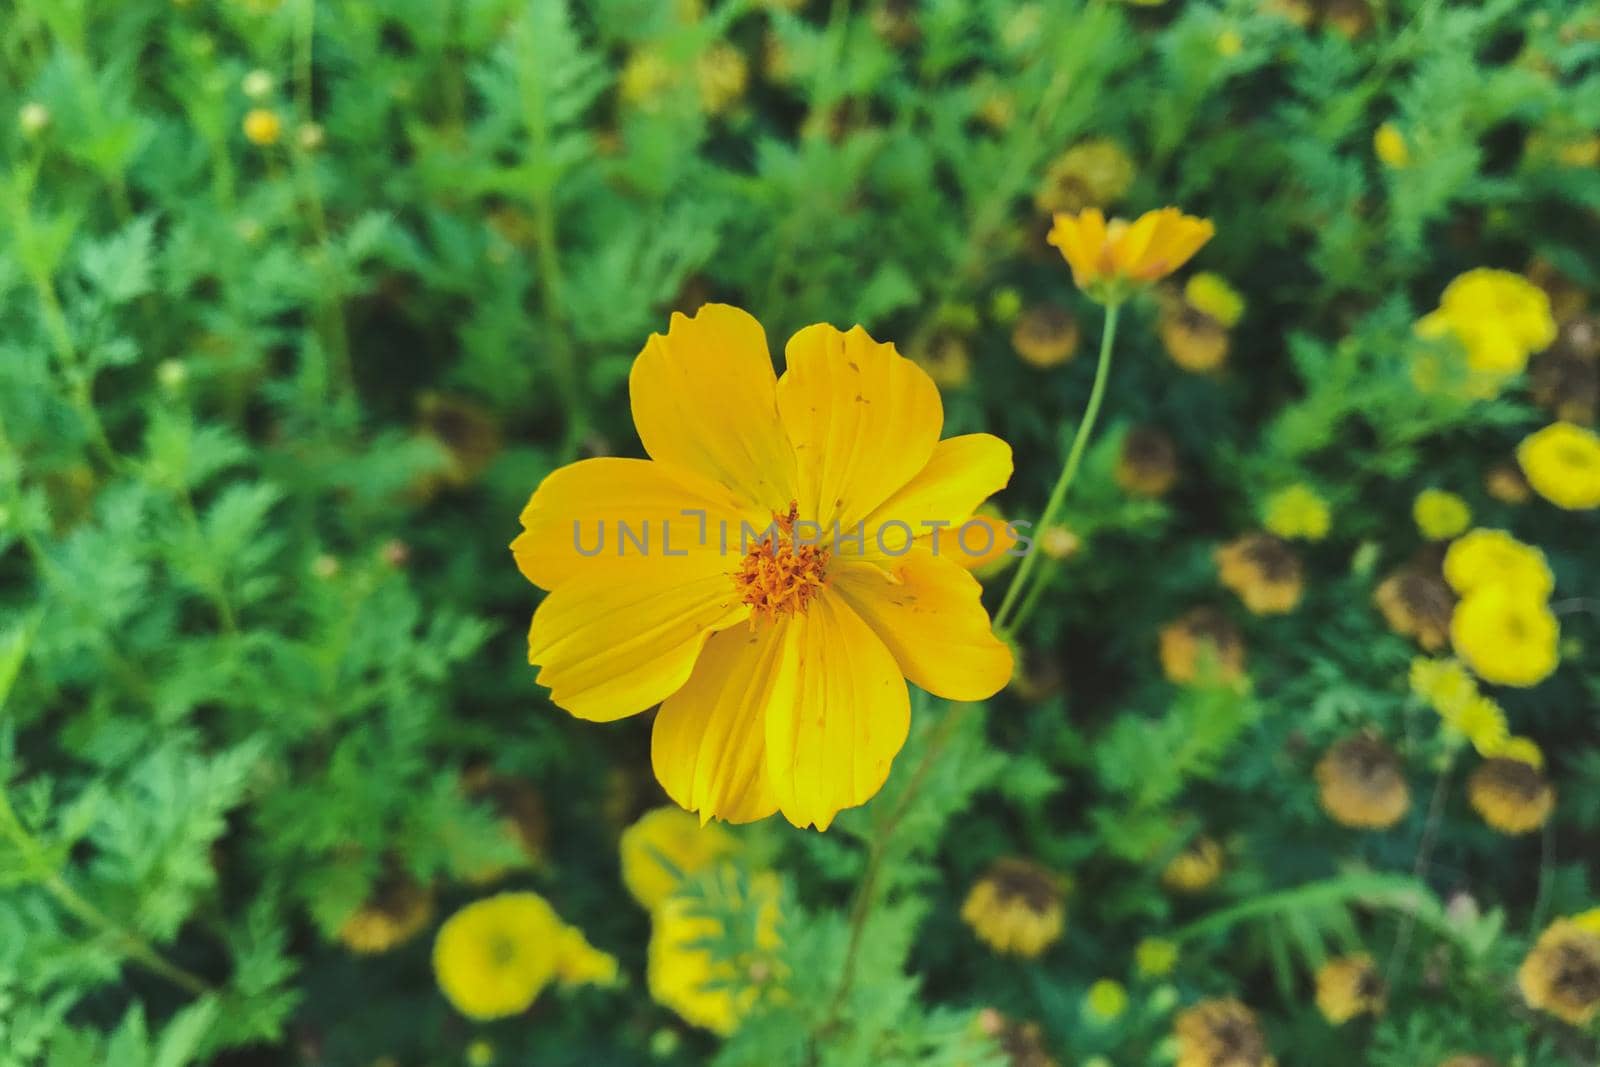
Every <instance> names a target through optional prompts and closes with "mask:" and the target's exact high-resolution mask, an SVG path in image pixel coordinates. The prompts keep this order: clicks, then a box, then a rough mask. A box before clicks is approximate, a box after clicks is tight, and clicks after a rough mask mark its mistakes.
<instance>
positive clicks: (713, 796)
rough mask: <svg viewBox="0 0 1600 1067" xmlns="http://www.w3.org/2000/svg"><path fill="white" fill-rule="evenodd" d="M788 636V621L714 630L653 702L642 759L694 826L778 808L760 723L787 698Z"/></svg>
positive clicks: (746, 818)
mask: <svg viewBox="0 0 1600 1067" xmlns="http://www.w3.org/2000/svg"><path fill="white" fill-rule="evenodd" d="M791 638H792V628H791V627H790V625H789V622H788V620H782V621H779V622H777V623H775V624H766V625H761V626H758V627H757V628H756V629H755V630H751V629H750V628H748V627H745V626H735V627H731V628H730V629H727V630H724V631H722V632H721V633H719V634H717V635H716V636H715V637H713V638H711V640H710V641H707V642H706V647H705V651H704V652H702V653H701V654H700V659H699V662H697V663H696V664H695V668H694V673H693V674H691V675H690V676H689V681H688V683H687V684H686V685H684V687H683V688H682V689H680V690H678V691H677V692H676V693H674V694H673V695H672V696H670V697H668V698H667V699H666V701H665V703H663V704H662V705H661V712H660V714H658V715H657V716H656V724H655V732H654V733H653V734H652V735H651V737H650V762H651V763H652V764H653V765H654V766H655V772H656V778H657V779H658V780H659V781H660V782H661V786H662V788H663V789H665V790H666V791H667V795H668V796H670V797H671V798H672V799H673V800H675V801H677V803H678V805H679V806H680V807H683V808H686V809H688V810H689V811H693V812H698V813H699V814H700V818H701V820H702V821H704V820H706V819H726V820H727V821H729V822H752V821H754V820H756V819H764V818H766V817H767V816H768V815H771V814H772V813H773V812H775V811H777V810H778V800H777V797H776V796H775V795H774V794H773V791H772V785H771V783H770V782H769V781H768V780H767V766H766V764H767V760H766V756H767V752H766V725H765V724H766V716H767V709H768V708H769V707H770V706H771V705H772V704H773V703H774V701H777V700H792V699H793V695H794V672H795V668H796V666H797V664H796V660H795V655H794V651H795V650H794V647H793V644H794V643H793V641H792V639H791Z"/></svg>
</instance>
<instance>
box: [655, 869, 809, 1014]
mask: <svg viewBox="0 0 1600 1067" xmlns="http://www.w3.org/2000/svg"><path fill="white" fill-rule="evenodd" d="M741 883H742V884H743V885H744V886H745V887H747V889H748V892H747V893H746V892H741V889H740V887H741ZM700 884H701V886H702V887H703V888H704V889H705V890H706V895H705V896H704V897H703V898H702V897H701V896H699V895H698V894H694V893H678V894H674V895H673V896H670V897H668V898H667V899H666V900H665V901H663V902H662V904H661V906H660V907H659V908H658V909H657V910H656V912H655V916H654V922H653V925H652V927H651V930H650V946H649V949H648V952H647V960H646V978H647V979H648V982H649V986H650V996H651V997H653V998H654V999H655V1001H656V1002H657V1003H658V1004H662V1005H664V1006H665V1007H668V1008H671V1009H672V1010H673V1011H675V1012H677V1013H678V1014H679V1015H680V1016H682V1017H683V1018H684V1020H685V1021H687V1022H689V1023H692V1024H694V1025H695V1026H701V1027H704V1028H705V1029H707V1030H710V1031H712V1032H713V1033H717V1034H722V1035H727V1034H731V1033H733V1031H734V1030H736V1029H738V1027H739V1024H740V1023H741V1022H743V1021H744V1019H745V1017H746V1016H748V1015H749V1014H750V1012H751V1010H752V1009H753V1008H754V1007H755V1006H756V1005H757V1004H758V1003H759V1002H760V1000H761V997H762V994H763V991H764V989H765V987H766V985H767V984H768V983H769V982H770V981H772V980H773V979H774V978H775V977H776V976H777V968H778V962H777V959H776V953H777V950H778V949H779V948H780V947H781V946H782V944H783V939H782V936H781V934H780V932H779V926H780V923H781V921H782V918H781V914H780V907H779V901H780V898H781V885H780V883H779V881H778V876H777V875H775V874H772V873H771V872H763V873H760V874H757V875H755V876H753V877H751V878H750V879H748V881H747V882H746V881H745V880H743V879H741V878H739V877H738V876H737V875H736V874H735V872H734V871H733V869H732V868H730V867H726V866H724V867H722V868H718V869H717V870H716V871H715V872H712V873H711V874H710V875H709V876H703V877H702V879H701V881H700ZM727 913H731V914H732V915H734V916H737V917H738V918H739V920H740V921H741V922H744V923H747V924H753V927H754V930H755V943H754V944H753V945H751V946H747V948H746V950H745V951H744V952H743V953H741V955H740V956H739V957H737V958H734V959H721V958H718V957H717V956H716V955H715V954H714V953H713V951H712V949H711V948H710V947H709V946H708V945H707V944H706V942H708V941H712V940H715V939H716V938H719V937H722V936H724V935H725V934H726V930H725V928H724V926H723V915H724V914H727Z"/></svg>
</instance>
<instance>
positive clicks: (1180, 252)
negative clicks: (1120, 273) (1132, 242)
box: [1130, 207, 1216, 281]
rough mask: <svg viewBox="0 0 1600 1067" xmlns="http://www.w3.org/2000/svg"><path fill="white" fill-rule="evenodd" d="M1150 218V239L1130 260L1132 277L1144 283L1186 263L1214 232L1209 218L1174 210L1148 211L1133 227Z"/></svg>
mask: <svg viewBox="0 0 1600 1067" xmlns="http://www.w3.org/2000/svg"><path fill="white" fill-rule="evenodd" d="M1152 217H1154V219H1155V222H1154V225H1153V227H1152V230H1151V233H1150V239H1149V240H1148V242H1146V243H1145V245H1144V247H1143V248H1141V249H1139V250H1138V253H1137V255H1136V256H1135V257H1134V258H1133V259H1132V261H1131V263H1132V267H1131V270H1130V273H1131V274H1132V275H1133V277H1135V278H1139V279H1142V280H1145V281H1152V280H1154V279H1157V278H1164V277H1166V276H1167V275H1169V274H1171V273H1172V272H1173V271H1175V270H1177V269H1178V268H1179V267H1181V266H1183V265H1184V264H1185V263H1187V262H1189V260H1190V259H1192V258H1193V257H1194V254H1195V253H1196V252H1198V251H1200V249H1201V247H1202V246H1204V245H1205V243H1206V242H1207V241H1209V240H1211V237H1212V235H1213V234H1214V233H1215V232H1216V227H1215V226H1213V225H1212V223H1211V221H1210V220H1209V219H1197V218H1194V217H1192V216H1189V215H1185V214H1184V213H1183V212H1181V211H1179V210H1178V209H1177V208H1175V207H1167V208H1162V209H1161V210H1160V211H1155V212H1151V213H1149V214H1147V215H1145V216H1144V217H1143V218H1141V219H1140V220H1139V222H1138V223H1135V224H1134V226H1135V227H1137V226H1138V225H1139V224H1140V223H1143V222H1144V221H1145V219H1149V218H1152Z"/></svg>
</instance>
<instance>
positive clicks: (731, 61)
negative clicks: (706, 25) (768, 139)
mask: <svg viewBox="0 0 1600 1067" xmlns="http://www.w3.org/2000/svg"><path fill="white" fill-rule="evenodd" d="M695 75H696V80H697V81H698V83H699V88H700V106H701V107H703V108H705V110H706V114H708V115H721V114H725V113H726V112H727V111H729V110H730V109H731V108H732V107H733V105H734V104H736V103H738V102H739V99H740V97H742V96H744V90H745V85H746V84H747V83H748V82H749V80H750V65H749V64H748V63H747V62H746V61H745V58H744V53H743V52H741V51H739V50H738V49H737V48H735V47H734V46H733V45H731V44H729V43H728V42H726V41H717V42H715V43H713V44H712V45H710V46H709V47H708V48H707V49H706V50H705V51H704V52H702V53H700V58H699V60H697V61H696V63H695Z"/></svg>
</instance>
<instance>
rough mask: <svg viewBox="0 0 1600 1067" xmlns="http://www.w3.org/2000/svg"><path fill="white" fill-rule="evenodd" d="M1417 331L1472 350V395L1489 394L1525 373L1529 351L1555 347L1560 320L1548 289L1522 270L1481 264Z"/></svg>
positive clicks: (1451, 288) (1468, 351)
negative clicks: (1525, 276) (1553, 309)
mask: <svg viewBox="0 0 1600 1067" xmlns="http://www.w3.org/2000/svg"><path fill="white" fill-rule="evenodd" d="M1416 333H1417V335H1418V336H1419V337H1421V338H1423V339H1425V340H1439V339H1446V338H1448V339H1453V340H1454V341H1455V342H1456V343H1458V344H1459V345H1460V346H1461V348H1462V350H1463V351H1464V352H1465V354H1466V366H1467V371H1468V372H1469V375H1470V377H1469V380H1468V381H1467V382H1466V387H1467V391H1468V394H1469V395H1472V396H1479V397H1488V396H1493V395H1495V394H1496V393H1497V392H1499V390H1500V388H1501V386H1502V385H1503V384H1504V383H1505V381H1506V380H1507V379H1509V378H1511V377H1513V376H1515V375H1517V374H1520V373H1521V372H1522V370H1523V368H1525V367H1526V366H1527V365H1528V357H1529V356H1531V355H1532V354H1533V353H1535V352H1540V351H1543V350H1544V349H1545V348H1547V347H1549V345H1550V343H1551V342H1552V341H1554V340H1555V339H1556V322H1555V318H1554V317H1553V316H1552V315H1551V312H1550V298H1549V296H1548V295H1547V294H1546V293H1545V291H1544V290H1543V289H1540V288H1539V287H1538V286H1536V285H1534V284H1533V283H1532V282H1530V281H1528V280H1527V279H1526V278H1524V277H1522V276H1521V275H1518V274H1512V273H1510V272H1508V271H1503V270H1489V269H1487V268H1479V269H1477V270H1470V271H1468V272H1467V273H1465V274H1462V275H1460V276H1459V277H1457V278H1456V279H1455V280H1454V281H1452V282H1451V283H1450V284H1449V285H1448V286H1446V287H1445V291H1444V294H1443V296H1441V297H1440V300H1439V308H1438V310H1436V311H1433V312H1430V313H1429V314H1427V315H1425V316H1423V317H1422V318H1421V319H1419V320H1418V321H1417V324H1416ZM1424 384H1426V382H1425V381H1424Z"/></svg>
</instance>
